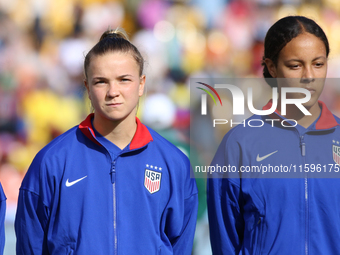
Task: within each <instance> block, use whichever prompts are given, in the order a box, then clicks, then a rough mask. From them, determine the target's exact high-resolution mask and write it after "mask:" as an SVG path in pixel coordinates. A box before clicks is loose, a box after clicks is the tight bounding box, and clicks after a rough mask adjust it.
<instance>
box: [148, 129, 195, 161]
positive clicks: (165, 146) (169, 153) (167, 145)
mask: <svg viewBox="0 0 340 255" xmlns="http://www.w3.org/2000/svg"><path fill="white" fill-rule="evenodd" d="M147 128H148V130H149V132H150V134H151V136H152V138H153V141H152V143H153V145H154V146H155V147H156V148H157V150H158V151H159V152H160V153H166V154H165V156H166V157H169V158H172V157H175V158H181V159H182V160H184V161H189V159H188V157H187V156H186V155H185V154H184V152H182V151H181V150H180V149H179V148H178V147H177V146H175V145H174V144H172V143H171V142H169V141H168V140H167V139H165V138H164V137H163V136H161V135H160V134H159V133H157V132H156V131H155V130H153V129H151V128H150V127H147Z"/></svg>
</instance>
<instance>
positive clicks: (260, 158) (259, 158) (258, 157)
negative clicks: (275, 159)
mask: <svg viewBox="0 0 340 255" xmlns="http://www.w3.org/2000/svg"><path fill="white" fill-rule="evenodd" d="M276 152H278V150H277V151H273V152H272V153H269V154H267V155H264V156H263V157H260V154H257V157H256V161H257V162H260V161H262V160H264V159H266V158H268V157H270V156H271V155H273V154H274V153H276Z"/></svg>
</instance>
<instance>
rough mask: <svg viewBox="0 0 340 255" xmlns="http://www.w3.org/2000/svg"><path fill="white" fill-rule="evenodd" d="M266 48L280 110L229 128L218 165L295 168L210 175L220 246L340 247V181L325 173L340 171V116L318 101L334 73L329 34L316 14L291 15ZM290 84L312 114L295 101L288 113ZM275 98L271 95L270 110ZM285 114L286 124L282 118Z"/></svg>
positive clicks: (213, 227)
mask: <svg viewBox="0 0 340 255" xmlns="http://www.w3.org/2000/svg"><path fill="white" fill-rule="evenodd" d="M264 47H265V50H264V58H263V65H264V72H263V73H264V77H265V78H266V79H267V81H268V83H269V84H270V85H271V86H273V87H277V89H278V93H279V97H278V98H279V99H278V104H277V108H276V111H275V112H274V113H273V114H271V115H267V116H259V115H253V116H252V117H250V118H249V119H248V120H253V119H254V120H255V119H258V120H263V123H264V125H263V126H261V127H257V128H251V127H250V126H245V127H244V126H242V125H239V126H237V127H235V128H233V129H232V130H230V131H229V132H228V133H227V134H226V135H225V137H224V138H223V140H222V142H221V144H220V146H219V148H218V150H217V152H216V154H215V157H214V159H213V161H212V163H211V165H219V166H228V165H230V166H236V169H241V170H242V167H244V166H249V167H256V168H258V169H261V168H262V167H264V166H266V167H267V170H272V169H276V170H277V169H282V168H284V169H285V167H291V172H292V173H285V172H282V171H280V170H279V173H277V172H276V171H272V172H271V174H270V175H268V176H270V177H274V178H265V177H262V176H261V175H260V174H258V173H255V174H249V173H242V171H240V173H224V174H222V173H218V174H215V175H214V176H213V178H210V179H208V183H207V185H208V186H207V189H208V191H207V192H208V213H209V224H210V239H211V245H212V250H213V253H214V254H339V251H340V242H339V240H340V228H339V226H340V217H339V215H340V200H339V197H340V181H339V179H337V178H323V177H329V176H332V175H327V174H329V172H330V171H333V172H339V165H338V164H339V163H340V162H339V160H338V158H339V156H340V146H339V142H340V129H339V128H338V125H339V123H340V120H339V118H338V117H336V116H334V115H333V114H332V113H331V112H330V111H329V110H328V109H327V107H326V105H325V104H324V103H323V102H321V101H318V98H319V96H320V94H321V92H322V89H323V86H324V82H325V78H326V74H327V58H328V54H329V44H328V41H327V37H326V35H325V34H324V32H323V31H322V29H321V28H320V27H319V26H318V25H317V24H316V23H315V22H314V21H313V20H311V19H308V18H306V17H301V16H289V17H285V18H283V19H280V20H279V21H277V22H276V23H275V24H274V25H273V26H272V27H271V28H270V29H269V31H268V33H267V35H266V38H265V42H264ZM285 87H290V88H291V87H297V88H300V89H305V90H308V91H309V93H310V99H309V100H307V102H306V103H304V104H303V106H304V107H305V109H306V110H307V111H309V112H310V114H311V115H305V114H304V113H303V112H302V111H300V110H299V108H298V107H297V106H296V105H294V104H291V105H287V109H286V114H285V115H284V116H283V114H282V111H281V110H282V109H281V101H280V100H281V93H282V90H283V89H284V88H285ZM307 94H308V93H307ZM286 96H287V98H288V99H301V98H303V97H304V96H305V95H303V93H287V95H286ZM272 104H273V102H272V100H270V101H269V102H268V104H267V105H266V106H264V108H263V109H264V110H265V109H270V108H271V106H272ZM265 120H267V121H265ZM268 120H269V121H268ZM283 120H285V123H286V124H287V125H285V126H282V125H281V123H280V122H281V121H283ZM292 120H295V121H292ZM288 123H289V124H288ZM280 167H281V168H280ZM262 169H263V168H262ZM287 169H288V168H287ZM311 172H312V173H311ZM333 176H334V175H333ZM261 177H262V178H261ZM277 177H282V178H277ZM311 177H316V178H311ZM318 177H321V178H318Z"/></svg>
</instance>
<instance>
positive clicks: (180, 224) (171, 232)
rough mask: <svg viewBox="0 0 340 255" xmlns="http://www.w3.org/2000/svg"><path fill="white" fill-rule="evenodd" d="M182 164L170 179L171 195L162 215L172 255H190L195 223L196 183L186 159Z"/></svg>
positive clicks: (196, 207) (196, 206) (196, 204)
mask: <svg viewBox="0 0 340 255" xmlns="http://www.w3.org/2000/svg"><path fill="white" fill-rule="evenodd" d="M183 162H185V166H184V165H182V167H178V168H177V169H175V171H178V172H177V174H176V178H174V179H172V188H171V190H172V191H171V192H172V195H171V198H170V201H169V204H168V206H167V208H166V211H165V213H164V216H165V218H164V219H165V226H164V232H165V235H166V236H167V238H168V239H169V241H170V244H171V246H172V247H171V248H170V247H169V248H170V249H172V251H173V254H174V255H191V253H192V247H193V242H194V236H195V230H196V221H197V209H198V191H197V186H196V181H195V178H194V177H193V173H192V170H191V167H190V162H189V160H188V158H186V157H185V160H184V161H183ZM190 173H191V174H190ZM173 176H174V175H173Z"/></svg>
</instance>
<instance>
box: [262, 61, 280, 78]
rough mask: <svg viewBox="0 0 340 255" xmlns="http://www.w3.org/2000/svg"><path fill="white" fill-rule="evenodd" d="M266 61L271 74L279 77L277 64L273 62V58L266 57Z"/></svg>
mask: <svg viewBox="0 0 340 255" xmlns="http://www.w3.org/2000/svg"><path fill="white" fill-rule="evenodd" d="M264 63H265V64H266V66H267V69H268V71H269V73H270V75H271V76H272V77H273V78H276V77H277V74H276V66H275V64H274V62H273V61H272V60H271V59H269V58H266V59H265V60H264Z"/></svg>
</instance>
